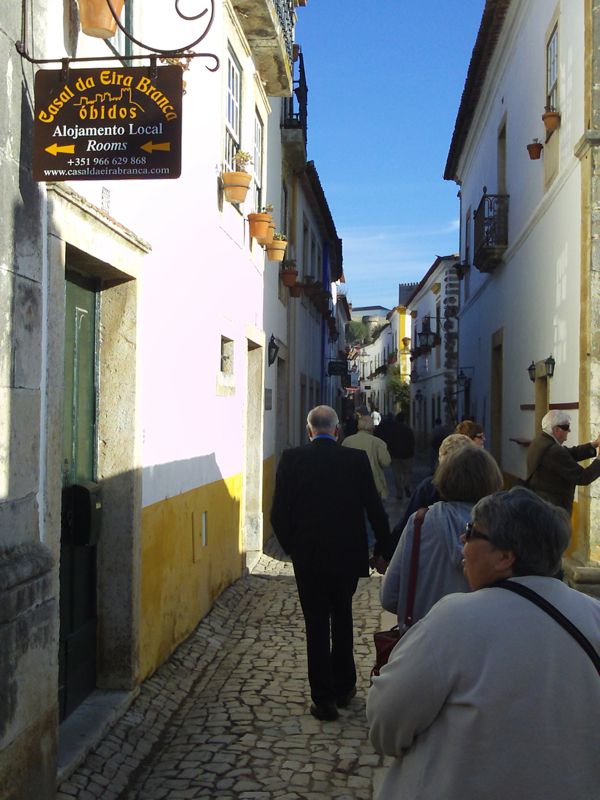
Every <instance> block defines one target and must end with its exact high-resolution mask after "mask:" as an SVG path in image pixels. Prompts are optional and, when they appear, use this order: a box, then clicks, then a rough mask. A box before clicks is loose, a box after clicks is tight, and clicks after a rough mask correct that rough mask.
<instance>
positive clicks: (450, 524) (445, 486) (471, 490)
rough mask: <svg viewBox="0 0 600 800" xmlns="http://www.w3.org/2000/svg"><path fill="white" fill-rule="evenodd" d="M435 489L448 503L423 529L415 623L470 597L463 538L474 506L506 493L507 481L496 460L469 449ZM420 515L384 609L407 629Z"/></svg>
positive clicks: (400, 551) (401, 550) (389, 574)
mask: <svg viewBox="0 0 600 800" xmlns="http://www.w3.org/2000/svg"><path fill="white" fill-rule="evenodd" d="M433 483H434V485H435V487H436V488H437V490H438V492H439V493H440V495H441V497H442V498H443V499H442V500H441V501H440V502H437V503H434V504H433V505H432V506H430V508H429V510H428V511H427V514H426V515H425V519H424V521H423V526H422V528H421V546H420V550H419V570H418V573H417V589H416V594H415V604H414V611H413V621H414V622H416V621H417V620H418V619H421V617H424V616H425V614H427V612H428V611H429V609H430V608H431V607H432V606H433V605H434V604H435V603H437V601H438V600H439V599H440V598H442V597H444V595H446V594H450V593H452V592H468V591H469V586H468V584H467V581H466V578H465V577H464V575H463V569H462V543H461V541H460V537H461V534H462V532H463V531H464V529H465V524H466V523H467V522H468V520H469V519H470V518H471V509H472V508H473V504H474V503H476V502H477V501H478V500H480V499H481V498H482V497H485V496H486V495H489V494H492V493H493V492H497V491H498V490H499V489H501V488H502V475H501V473H500V470H499V469H498V465H497V464H496V462H495V461H494V459H493V458H492V456H491V455H490V454H489V453H487V452H486V451H485V450H483V449H482V448H480V447H475V446H474V445H471V444H468V445H466V446H464V447H461V448H460V449H459V450H455V451H454V452H452V453H450V454H449V455H447V456H446V457H445V458H444V460H443V461H441V462H440V465H439V466H438V468H437V470H436V473H435V476H434V479H433ZM414 524H415V515H414V514H413V515H412V516H411V517H410V518H409V520H408V523H407V525H406V527H405V529H404V531H403V533H402V535H401V536H400V541H399V542H398V546H397V547H396V550H395V551H394V555H393V557H392V560H391V561H390V564H389V566H388V568H387V571H386V573H385V578H384V580H383V584H382V588H381V604H382V606H383V607H384V608H385V609H386V611H391V612H392V613H396V614H397V615H398V624H399V625H400V627H402V625H403V624H404V617H405V612H406V596H407V588H408V578H409V573H410V560H411V553H412V545H413V532H414Z"/></svg>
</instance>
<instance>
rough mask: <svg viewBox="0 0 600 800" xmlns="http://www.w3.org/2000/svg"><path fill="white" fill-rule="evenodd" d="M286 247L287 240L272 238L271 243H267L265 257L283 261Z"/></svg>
mask: <svg viewBox="0 0 600 800" xmlns="http://www.w3.org/2000/svg"><path fill="white" fill-rule="evenodd" d="M286 247H287V242H283V241H281V239H273V241H272V242H271V244H269V245H267V258H268V259H269V261H283V257H284V256H285V248H286Z"/></svg>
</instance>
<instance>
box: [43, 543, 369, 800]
mask: <svg viewBox="0 0 600 800" xmlns="http://www.w3.org/2000/svg"><path fill="white" fill-rule="evenodd" d="M280 559H281V556H280V555H278V554H276V553H275V554H273V555H264V556H263V557H262V559H261V561H260V563H259V565H258V566H257V568H256V569H255V570H254V572H253V574H252V575H250V576H248V577H245V578H243V579H241V580H239V581H238V582H237V583H236V584H235V585H234V586H232V587H230V588H229V589H227V590H226V591H225V592H224V593H223V594H222V595H221V597H220V598H219V600H218V602H217V603H216V605H215V607H214V609H213V610H212V612H211V613H210V614H209V615H208V617H207V618H206V619H205V620H203V622H202V623H201V624H200V625H199V627H198V628H197V629H196V630H195V631H194V633H193V634H192V636H190V638H189V639H188V640H187V641H186V642H184V643H183V644H182V645H181V646H180V647H179V648H178V649H177V651H176V652H175V653H174V655H173V656H172V657H171V659H170V660H169V661H168V662H167V663H166V664H165V665H164V666H163V667H162V668H161V669H159V670H158V671H157V673H156V674H155V675H154V676H152V677H151V678H150V679H149V680H147V681H146V682H145V683H144V684H143V686H142V687H141V691H140V694H139V696H138V697H137V698H136V700H135V701H134V702H133V704H132V705H131V707H130V708H129V710H128V711H127V712H126V713H125V715H124V716H123V717H122V718H121V719H120V720H119V721H118V722H117V724H116V725H115V726H114V727H113V728H112V729H111V731H110V732H109V734H108V735H107V736H106V737H105V739H104V740H103V741H102V743H101V744H100V745H99V746H98V747H97V748H96V749H95V751H94V752H93V753H91V754H90V755H89V756H88V758H87V759H86V761H85V762H84V764H83V765H82V766H81V767H80V768H79V769H78V770H77V771H76V772H75V773H74V774H73V775H72V776H71V777H70V778H69V780H68V781H67V782H65V783H64V784H62V786H61V787H60V792H59V794H58V796H57V797H58V798H59V799H60V800H66V798H73V797H76V798H78V800H92V799H93V798H102V800H116V798H119V800H125V799H127V800H134V798H135V799H136V800H160V799H162V798H169V800H184V799H186V800H187V798H209V797H210V798H212V797H215V798H217V797H218V798H223V800H225V798H240V799H241V798H244V799H245V800H251V799H252V800H267V798H279V799H280V800H296V798H307V800H309V799H311V798H314V799H315V800H316V799H317V798H356V800H362V799H363V798H364V800H368V799H369V798H371V797H373V786H374V782H375V780H376V777H377V770H378V769H380V768H381V767H382V766H383V760H382V758H381V757H380V756H378V755H376V754H375V753H374V752H373V750H372V748H371V746H370V744H369V742H368V740H367V729H366V722H365V695H366V691H367V687H368V682H369V671H370V668H371V662H372V653H373V647H372V640H371V633H372V631H373V630H375V629H376V628H377V627H378V625H379V620H380V617H381V607H380V605H379V600H378V591H379V584H380V578H379V576H376V575H373V576H372V577H371V578H368V579H367V578H366V579H363V580H361V581H360V584H359V588H358V591H357V593H356V596H355V602H354V610H355V611H354V620H355V630H356V644H355V651H356V656H357V666H358V669H359V681H358V695H357V697H356V698H355V699H354V700H353V701H352V703H351V705H350V707H349V708H348V709H344V710H341V711H340V719H339V720H338V721H337V722H333V723H332V722H327V723H323V722H319V721H318V720H315V719H313V717H312V716H311V715H310V714H309V711H308V706H309V692H308V683H307V679H306V656H305V643H304V629H303V620H302V615H301V612H300V608H299V603H298V599H297V595H296V589H295V583H294V579H293V573H292V567H291V564H290V563H289V562H286V561H282V560H280Z"/></svg>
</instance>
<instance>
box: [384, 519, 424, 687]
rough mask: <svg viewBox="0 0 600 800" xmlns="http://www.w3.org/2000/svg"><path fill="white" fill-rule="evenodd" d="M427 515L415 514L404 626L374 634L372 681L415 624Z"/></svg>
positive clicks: (395, 626)
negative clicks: (422, 534) (416, 597)
mask: <svg viewBox="0 0 600 800" xmlns="http://www.w3.org/2000/svg"><path fill="white" fill-rule="evenodd" d="M426 513H427V509H426V508H420V509H419V510H418V511H417V512H416V514H415V522H414V526H413V544H412V550H411V554H410V573H409V577H408V589H407V592H406V612H405V614H404V625H403V627H402V630H400V628H399V627H398V625H394V627H393V628H390V630H388V631H376V632H375V633H374V634H373V641H374V642H375V664H374V665H373V669H372V670H371V680H372V679H373V676H374V675H379V671H380V670H381V668H382V667H383V666H385V665H386V664H387V662H388V659H389V657H390V654H391V652H392V650H393V649H394V647H395V646H396V645H397V644H398V642H399V641H400V639H401V638H402V637H403V636H404V634H405V633H406V631H407V630H408V629H409V628H410V626H411V625H412V624H413V609H414V605H415V594H416V592H417V573H418V571H419V551H420V549H421V527H422V526H423V520H424V519H425V514H426Z"/></svg>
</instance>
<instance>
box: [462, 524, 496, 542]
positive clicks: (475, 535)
mask: <svg viewBox="0 0 600 800" xmlns="http://www.w3.org/2000/svg"><path fill="white" fill-rule="evenodd" d="M464 537H465V542H470V541H471V539H485V541H486V542H489V540H490V537H489V536H486V534H485V533H482V532H481V531H480V530H478V529H477V528H476V527H475V523H474V522H467V524H466V525H465V531H464Z"/></svg>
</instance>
